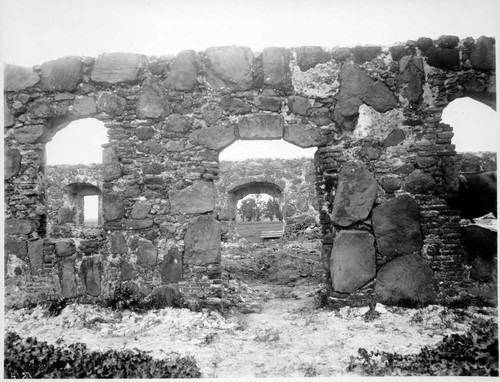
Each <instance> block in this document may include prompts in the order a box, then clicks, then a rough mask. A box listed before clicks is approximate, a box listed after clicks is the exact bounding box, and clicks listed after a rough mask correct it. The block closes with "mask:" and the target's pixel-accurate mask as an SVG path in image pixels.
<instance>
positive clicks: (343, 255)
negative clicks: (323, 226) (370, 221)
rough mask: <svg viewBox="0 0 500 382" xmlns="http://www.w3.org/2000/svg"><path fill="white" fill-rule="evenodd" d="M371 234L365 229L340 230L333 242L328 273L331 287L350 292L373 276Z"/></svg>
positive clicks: (373, 260) (373, 259) (338, 290)
mask: <svg viewBox="0 0 500 382" xmlns="http://www.w3.org/2000/svg"><path fill="white" fill-rule="evenodd" d="M375 272H376V263H375V247H374V239H373V236H372V235H371V234H370V233H369V232H365V231H341V232H339V233H338V234H337V237H336V238H335V240H334V242H333V248H332V253H331V259H330V274H331V277H332V286H333V289H334V290H335V291H337V292H341V293H352V292H355V291H356V290H357V289H358V288H360V287H362V286H363V285H365V284H366V283H367V282H368V281H370V280H371V279H373V278H374V277H375Z"/></svg>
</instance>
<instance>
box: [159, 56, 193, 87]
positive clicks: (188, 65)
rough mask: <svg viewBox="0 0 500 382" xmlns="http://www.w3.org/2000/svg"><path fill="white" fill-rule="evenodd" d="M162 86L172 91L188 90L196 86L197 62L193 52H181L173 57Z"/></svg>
mask: <svg viewBox="0 0 500 382" xmlns="http://www.w3.org/2000/svg"><path fill="white" fill-rule="evenodd" d="M163 84H164V85H165V86H166V87H167V88H168V89H174V90H190V89H193V88H194V87H196V86H197V85H198V62H197V59H196V52H195V51H194V50H183V51H182V52H179V53H178V54H177V56H175V58H174V60H173V61H172V62H171V63H170V73H169V74H168V77H167V78H166V79H165V81H164V82H163Z"/></svg>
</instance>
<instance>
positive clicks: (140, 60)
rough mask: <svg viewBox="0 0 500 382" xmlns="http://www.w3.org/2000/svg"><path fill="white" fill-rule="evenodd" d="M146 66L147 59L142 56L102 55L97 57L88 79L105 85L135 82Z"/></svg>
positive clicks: (129, 54) (128, 54)
mask: <svg viewBox="0 0 500 382" xmlns="http://www.w3.org/2000/svg"><path fill="white" fill-rule="evenodd" d="M147 64H148V59H147V58H146V56H144V55H142V54H133V53H103V54H101V55H100V56H99V57H97V60H96V62H95V64H94V68H93V69H92V73H91V75H90V77H91V79H92V81H95V82H102V83H107V84H118V83H123V82H136V81H138V80H139V76H140V74H141V73H142V71H143V70H144V68H146V67H147Z"/></svg>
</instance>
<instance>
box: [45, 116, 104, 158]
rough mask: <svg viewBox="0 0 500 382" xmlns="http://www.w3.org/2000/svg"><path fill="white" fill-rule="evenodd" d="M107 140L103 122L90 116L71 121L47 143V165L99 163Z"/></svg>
mask: <svg viewBox="0 0 500 382" xmlns="http://www.w3.org/2000/svg"><path fill="white" fill-rule="evenodd" d="M107 142H108V137H107V132H106V127H105V126H104V123H102V122H100V121H98V120H96V119H92V118H87V119H80V120H78V121H74V122H71V123H70V124H68V125H67V126H66V127H64V128H63V129H61V130H60V131H58V132H57V133H56V134H55V135H54V137H53V138H52V140H51V141H50V142H49V143H47V145H46V148H45V150H46V157H47V165H48V166H52V165H79V164H80V165H85V164H94V163H101V162H102V145H103V144H105V143H107Z"/></svg>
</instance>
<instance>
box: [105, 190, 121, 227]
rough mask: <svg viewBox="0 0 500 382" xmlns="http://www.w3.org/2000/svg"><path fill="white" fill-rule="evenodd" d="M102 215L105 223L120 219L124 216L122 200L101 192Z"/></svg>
mask: <svg viewBox="0 0 500 382" xmlns="http://www.w3.org/2000/svg"><path fill="white" fill-rule="evenodd" d="M102 214H103V218H104V221H106V222H110V221H113V220H118V219H120V218H122V217H123V214H124V210H123V200H121V198H120V197H119V196H118V195H117V194H115V193H111V192H103V194H102Z"/></svg>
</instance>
